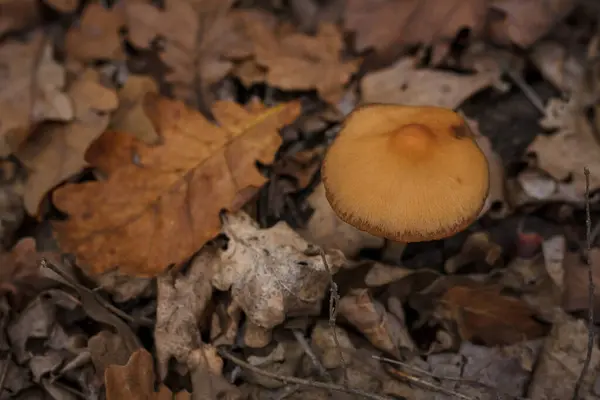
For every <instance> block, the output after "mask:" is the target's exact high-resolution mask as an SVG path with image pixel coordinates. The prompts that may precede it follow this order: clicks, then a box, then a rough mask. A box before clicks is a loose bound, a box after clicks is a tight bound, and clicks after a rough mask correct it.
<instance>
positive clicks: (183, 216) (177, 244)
mask: <svg viewBox="0 0 600 400" xmlns="http://www.w3.org/2000/svg"><path fill="white" fill-rule="evenodd" d="M148 105H149V110H148V111H147V112H148V115H149V116H151V118H152V119H153V121H154V123H155V126H156V127H157V131H158V132H159V134H160V135H161V139H162V141H161V143H160V145H156V146H148V145H144V144H143V143H141V142H139V141H136V140H135V139H133V137H132V136H131V135H128V134H124V133H118V132H107V133H106V134H104V135H103V136H101V137H100V138H99V139H98V140H99V141H100V142H102V143H103V144H102V146H103V147H104V149H105V150H106V151H105V152H103V153H101V152H98V153H96V154H95V159H94V160H89V162H90V164H92V165H97V166H101V167H105V168H106V167H109V168H108V170H106V171H102V172H103V173H104V174H106V176H107V179H106V180H104V181H99V182H86V183H82V184H70V185H66V186H63V187H61V188H59V189H58V190H56V191H55V192H54V196H53V200H54V203H55V204H56V206H57V207H58V208H60V209H61V210H63V211H65V212H67V213H68V214H69V219H68V220H67V221H64V222H56V223H55V224H54V228H55V230H56V233H57V238H58V241H59V244H60V245H61V246H62V248H63V250H65V251H67V252H72V253H74V254H76V255H77V257H78V259H79V261H80V263H81V265H82V266H85V268H87V269H88V270H89V271H90V272H91V273H92V274H99V273H102V272H105V271H108V270H110V269H113V268H115V267H118V268H119V270H120V271H121V272H122V273H125V274H130V275H139V276H152V275H156V274H158V273H160V272H161V271H163V270H164V269H165V268H167V267H168V266H169V265H171V264H177V263H180V262H182V261H184V260H185V259H187V258H189V257H190V256H191V255H192V254H193V253H194V252H195V251H197V250H198V249H199V248H200V247H201V246H202V245H203V244H204V243H206V242H207V241H208V240H210V239H211V238H213V237H214V236H215V235H216V234H217V233H218V232H219V229H220V220H219V211H220V210H221V209H223V208H229V209H231V210H236V209H239V207H241V206H242V205H243V204H244V203H245V202H246V201H247V200H248V199H249V198H250V197H251V196H252V195H253V194H254V193H255V192H256V190H257V189H258V188H259V187H260V186H261V185H262V184H263V183H264V182H265V181H266V179H265V178H264V177H263V176H262V175H261V174H260V173H259V172H258V170H257V169H256V168H255V167H254V166H255V161H256V160H259V161H260V162H262V163H270V162H272V160H273V155H274V153H275V151H276V150H277V148H278V147H279V145H280V143H281V138H280V136H279V134H278V129H279V128H281V127H282V126H283V125H285V124H286V123H290V122H292V121H293V120H294V119H295V118H296V116H297V115H298V113H299V112H300V105H299V103H298V102H292V103H288V104H283V105H280V106H277V107H274V108H271V109H266V108H264V107H263V106H262V105H260V104H257V103H254V105H251V106H250V107H249V108H250V109H249V110H248V109H244V108H243V107H242V106H240V105H238V104H235V103H231V102H217V103H216V104H215V105H214V106H213V113H214V115H215V116H216V118H217V121H218V122H219V124H220V126H217V125H214V124H212V123H210V122H208V121H207V120H206V119H205V118H204V117H202V115H201V114H199V113H197V112H195V111H192V110H191V109H188V108H186V107H185V106H184V105H183V103H181V102H177V101H171V100H167V99H163V98H154V99H153V100H152V101H149V104H148ZM124 155H128V157H124ZM134 156H135V159H136V160H135V161H136V162H135V163H134V162H133V160H132V158H133V157H134Z"/></svg>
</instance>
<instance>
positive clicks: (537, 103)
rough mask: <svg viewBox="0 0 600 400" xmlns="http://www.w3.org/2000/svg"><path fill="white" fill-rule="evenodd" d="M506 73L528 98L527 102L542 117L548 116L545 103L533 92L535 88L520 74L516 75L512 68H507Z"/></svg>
mask: <svg viewBox="0 0 600 400" xmlns="http://www.w3.org/2000/svg"><path fill="white" fill-rule="evenodd" d="M504 72H505V73H506V75H507V76H508V77H509V78H510V80H511V81H513V82H514V83H515V85H517V87H518V88H519V89H521V91H522V92H523V94H524V95H525V97H527V100H529V101H530V102H531V104H533V106H534V107H535V108H537V110H538V111H539V112H540V113H541V114H542V115H544V114H546V109H545V107H544V102H543V101H542V99H541V98H540V96H539V95H538V94H537V93H536V92H535V90H533V88H532V87H531V86H529V85H528V84H527V82H525V80H524V79H523V78H521V77H520V76H519V75H518V74H515V73H514V71H512V70H511V69H510V68H505V70H504Z"/></svg>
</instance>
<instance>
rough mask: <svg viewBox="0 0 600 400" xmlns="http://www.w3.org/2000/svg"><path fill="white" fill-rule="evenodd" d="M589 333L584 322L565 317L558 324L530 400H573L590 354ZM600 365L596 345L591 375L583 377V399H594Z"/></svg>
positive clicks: (537, 369) (543, 354)
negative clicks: (576, 386) (588, 352)
mask: <svg viewBox="0 0 600 400" xmlns="http://www.w3.org/2000/svg"><path fill="white" fill-rule="evenodd" d="M587 343H588V329H587V327H586V323H585V321H583V320H576V319H574V318H573V317H571V316H570V315H568V314H566V313H562V316H561V318H560V319H559V320H557V321H555V323H554V326H553V327H552V329H551V330H550V332H549V334H548V337H547V338H546V339H545V340H544V347H543V348H542V351H541V353H540V355H539V358H538V361H537V363H536V367H535V371H534V373H533V376H532V379H531V382H530V384H529V388H528V392H527V397H528V398H531V399H540V400H551V399H552V400H554V399H560V400H563V399H564V400H567V399H571V398H572V397H573V393H574V388H575V383H576V382H577V380H578V378H579V375H580V374H581V370H582V368H583V365H584V364H585V363H584V360H585V358H586V353H587ZM599 365H600V351H598V348H597V343H594V345H593V346H592V354H591V359H590V366H589V371H590V373H588V374H586V375H584V376H583V381H582V382H581V384H582V385H581V386H582V387H581V391H580V394H581V396H582V398H594V397H596V396H595V395H592V393H593V392H595V390H594V388H593V386H594V380H595V377H596V376H597V370H598V366H599Z"/></svg>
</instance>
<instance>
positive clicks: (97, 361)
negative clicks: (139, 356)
mask: <svg viewBox="0 0 600 400" xmlns="http://www.w3.org/2000/svg"><path fill="white" fill-rule="evenodd" d="M87 350H88V351H89V352H90V356H91V358H92V363H93V364H94V369H95V370H96V374H97V375H98V376H99V377H103V376H104V372H105V371H106V368H107V367H109V366H111V365H126V364H127V362H128V361H129V357H130V356H131V355H132V352H131V351H130V350H129V349H128V348H127V345H126V344H125V343H124V341H123V338H121V337H120V336H119V335H118V334H114V333H112V332H110V331H100V332H98V333H97V334H95V335H94V336H92V337H91V338H90V339H89V340H88V343H87Z"/></svg>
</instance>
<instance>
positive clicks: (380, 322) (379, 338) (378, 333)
mask: <svg viewBox="0 0 600 400" xmlns="http://www.w3.org/2000/svg"><path fill="white" fill-rule="evenodd" d="M338 309H339V313H340V315H341V316H343V317H344V318H346V319H347V320H348V321H349V322H350V323H351V324H352V325H354V326H355V327H356V329H358V330H359V331H361V332H362V333H363V335H365V336H366V338H367V339H368V340H369V341H370V342H371V343H372V344H373V346H375V347H377V348H378V349H380V350H383V351H386V352H388V353H389V354H392V355H394V356H396V357H399V356H400V354H401V351H402V349H405V350H406V349H408V350H414V349H415V344H414V343H413V341H412V339H411V337H410V335H409V333H408V330H407V328H406V326H405V325H404V321H403V320H401V319H400V318H398V317H397V316H395V315H393V314H392V313H390V312H388V311H387V310H386V309H385V307H384V305H383V304H381V303H380V302H379V301H377V300H375V299H373V298H372V297H371V294H370V293H369V289H352V290H351V291H350V294H348V295H346V296H344V297H342V299H341V300H340V304H339V306H338Z"/></svg>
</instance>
